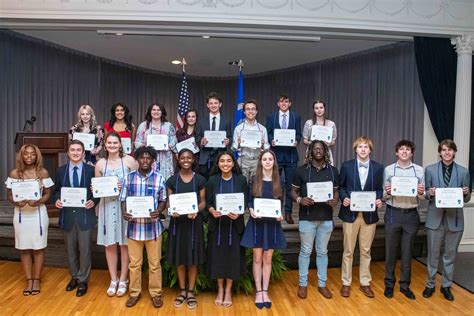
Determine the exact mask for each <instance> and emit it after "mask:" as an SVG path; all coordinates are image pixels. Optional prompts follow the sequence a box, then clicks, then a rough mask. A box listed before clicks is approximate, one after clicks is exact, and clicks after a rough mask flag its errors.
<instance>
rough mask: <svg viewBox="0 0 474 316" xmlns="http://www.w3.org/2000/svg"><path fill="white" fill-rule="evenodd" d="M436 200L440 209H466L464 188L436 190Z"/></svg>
mask: <svg viewBox="0 0 474 316" xmlns="http://www.w3.org/2000/svg"><path fill="white" fill-rule="evenodd" d="M435 199H436V207H438V208H460V207H464V196H463V193H462V188H436V190H435Z"/></svg>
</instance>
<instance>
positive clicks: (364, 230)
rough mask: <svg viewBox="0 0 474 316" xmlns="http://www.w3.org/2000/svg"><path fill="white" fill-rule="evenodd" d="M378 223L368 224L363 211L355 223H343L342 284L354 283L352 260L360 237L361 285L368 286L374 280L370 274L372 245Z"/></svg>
mask: <svg viewBox="0 0 474 316" xmlns="http://www.w3.org/2000/svg"><path fill="white" fill-rule="evenodd" d="M376 228H377V225H376V224H366V223H365V221H364V218H363V217H362V213H359V215H358V216H357V218H356V220H355V221H354V223H342V230H343V232H344V253H343V254H342V267H341V270H342V285H346V286H350V285H351V283H352V260H353V257H354V248H355V245H356V243H357V237H359V252H360V265H359V278H360V285H362V286H368V285H370V281H372V276H371V275H370V260H371V257H370V247H371V246H372V241H373V240H374V236H375V229H376Z"/></svg>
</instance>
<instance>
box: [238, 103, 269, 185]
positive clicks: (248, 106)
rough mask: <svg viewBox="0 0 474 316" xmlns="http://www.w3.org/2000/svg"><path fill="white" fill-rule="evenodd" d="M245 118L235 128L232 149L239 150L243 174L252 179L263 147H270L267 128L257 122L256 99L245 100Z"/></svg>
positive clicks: (248, 179) (239, 162) (239, 160)
mask: <svg viewBox="0 0 474 316" xmlns="http://www.w3.org/2000/svg"><path fill="white" fill-rule="evenodd" d="M243 108H244V114H245V119H244V120H243V121H242V123H240V124H239V125H237V126H236V127H235V129H234V137H233V142H232V150H234V151H237V152H238V156H239V158H238V159H237V162H238V164H239V166H240V169H242V174H243V175H244V176H245V178H247V181H250V179H251V177H253V175H254V174H255V170H256V169H257V162H258V157H259V156H260V152H261V151H262V150H263V149H269V148H270V144H269V142H268V135H267V129H266V128H265V126H263V125H262V124H260V123H258V122H257V113H258V105H257V101H256V100H248V101H245V103H244V105H243Z"/></svg>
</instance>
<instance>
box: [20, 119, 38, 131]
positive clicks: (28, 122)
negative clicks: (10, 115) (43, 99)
mask: <svg viewBox="0 0 474 316" xmlns="http://www.w3.org/2000/svg"><path fill="white" fill-rule="evenodd" d="M35 121H36V116H32V117H31V118H30V119H29V120H26V122H25V125H23V132H31V131H33V123H34V122H35Z"/></svg>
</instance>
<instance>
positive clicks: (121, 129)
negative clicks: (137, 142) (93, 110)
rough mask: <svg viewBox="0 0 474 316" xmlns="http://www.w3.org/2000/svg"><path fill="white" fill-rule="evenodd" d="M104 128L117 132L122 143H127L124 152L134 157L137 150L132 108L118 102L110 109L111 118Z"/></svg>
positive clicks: (108, 131)
mask: <svg viewBox="0 0 474 316" xmlns="http://www.w3.org/2000/svg"><path fill="white" fill-rule="evenodd" d="M104 129H105V132H106V133H110V132H117V133H118V134H119V135H120V137H121V139H122V143H126V144H127V146H124V148H123V152H124V153H126V154H129V155H131V156H132V157H133V152H134V150H135V148H134V146H133V141H132V140H133V139H135V125H134V124H133V123H132V115H131V114H130V110H129V109H128V107H127V106H125V104H123V103H116V104H114V105H113V106H112V108H111V109H110V120H108V121H107V122H105V124H104Z"/></svg>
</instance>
